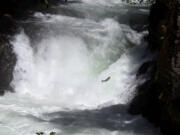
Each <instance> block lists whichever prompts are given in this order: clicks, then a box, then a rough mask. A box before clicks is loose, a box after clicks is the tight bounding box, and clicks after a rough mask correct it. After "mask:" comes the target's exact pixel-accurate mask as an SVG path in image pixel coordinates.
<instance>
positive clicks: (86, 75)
mask: <svg viewBox="0 0 180 135" xmlns="http://www.w3.org/2000/svg"><path fill="white" fill-rule="evenodd" d="M121 7H122V6H121V1H118V0H112V1H110V0H109V1H107V0H98V1H96V2H94V1H92V0H83V1H82V2H78V1H77V2H70V3H69V4H67V5H62V4H60V5H59V6H56V7H52V8H50V9H48V11H47V12H45V13H43V12H36V13H35V14H34V16H33V17H32V18H31V19H28V20H26V21H24V22H19V24H20V27H21V29H22V30H21V32H20V33H18V34H17V35H15V36H14V39H13V40H12V41H11V43H12V45H13V48H14V52H15V54H16V56H17V63H16V66H15V69H14V79H13V81H12V83H11V85H12V87H13V88H14V89H15V93H6V95H5V96H3V97H1V98H0V112H1V114H0V134H1V135H32V134H35V133H36V132H38V131H43V132H46V133H48V132H50V131H55V132H57V135H71V134H72V135H109V134H112V135H155V134H158V131H157V130H156V129H154V128H153V127H152V126H151V125H150V124H148V123H147V122H146V121H145V120H144V119H142V118H141V117H133V116H130V115H128V114H127V112H126V107H127V105H126V104H127V103H128V101H129V100H130V99H131V98H132V96H133V94H134V93H133V92H134V88H135V87H136V86H137V84H138V83H140V82H138V80H136V72H137V69H138V68H139V66H140V64H141V63H142V62H143V61H145V60H146V59H148V57H146V56H147V55H145V54H146V49H145V48H146V46H145V42H144V41H143V36H144V35H145V34H146V33H147V32H146V31H142V32H137V31H135V30H133V29H132V28H131V26H130V23H131V21H133V22H134V20H131V17H132V16H131V15H132V14H133V13H134V12H135V14H136V15H137V17H139V16H142V18H143V16H146V17H147V16H148V9H143V10H142V9H128V8H121ZM135 22H136V21H135ZM139 22H140V21H139ZM142 23H143V21H142V22H140V23H139V24H134V25H133V26H135V25H137V26H138V25H141V26H142V27H144V26H145V25H146V24H145V23H144V24H142ZM107 78H109V80H108V81H106V82H102V80H106V79H107Z"/></svg>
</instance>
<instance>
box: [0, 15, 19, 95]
mask: <svg viewBox="0 0 180 135" xmlns="http://www.w3.org/2000/svg"><path fill="white" fill-rule="evenodd" d="M15 29H16V24H15V22H14V21H13V20H12V18H11V17H10V16H7V15H6V16H1V17H0V95H3V94H4V91H5V90H8V91H13V90H12V89H11V87H10V85H9V83H10V82H11V81H12V79H13V74H12V73H13V69H14V65H15V62H16V57H15V54H14V53H13V48H12V46H11V45H10V43H9V38H10V35H11V34H13V33H14V32H15V31H16V30H15Z"/></svg>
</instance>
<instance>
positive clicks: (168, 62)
mask: <svg viewBox="0 0 180 135" xmlns="http://www.w3.org/2000/svg"><path fill="white" fill-rule="evenodd" d="M178 7H179V3H178V0H157V1H156V3H155V4H154V5H153V6H152V8H151V12H150V17H149V21H150V24H149V48H150V49H151V50H152V51H154V52H156V53H157V57H156V58H155V60H154V63H155V64H153V63H152V64H147V63H145V64H144V65H142V66H141V68H140V71H139V74H143V73H145V72H146V71H147V68H153V70H151V79H149V80H148V81H147V82H145V83H144V84H142V85H141V86H139V87H138V88H137V96H136V97H135V98H134V100H133V101H132V103H131V105H130V109H129V111H130V113H132V114H142V115H143V116H144V117H146V118H147V119H148V120H149V121H151V122H153V123H155V124H156V125H157V126H160V127H161V130H162V133H163V134H164V135H179V134H180V130H179V128H180V74H179V72H178V69H177V68H175V63H176V61H177V60H178V59H177V58H176V56H177V55H178V53H177V48H178V47H177V46H179V43H180V42H177V41H178V40H179V37H178V33H177V32H178V29H179V28H178V27H177V26H178V24H177V22H178V19H177V18H178V14H177V13H178ZM179 21H180V20H179ZM179 23H180V22H179ZM179 54H180V52H179ZM179 60H180V59H179ZM138 76H139V75H138Z"/></svg>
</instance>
